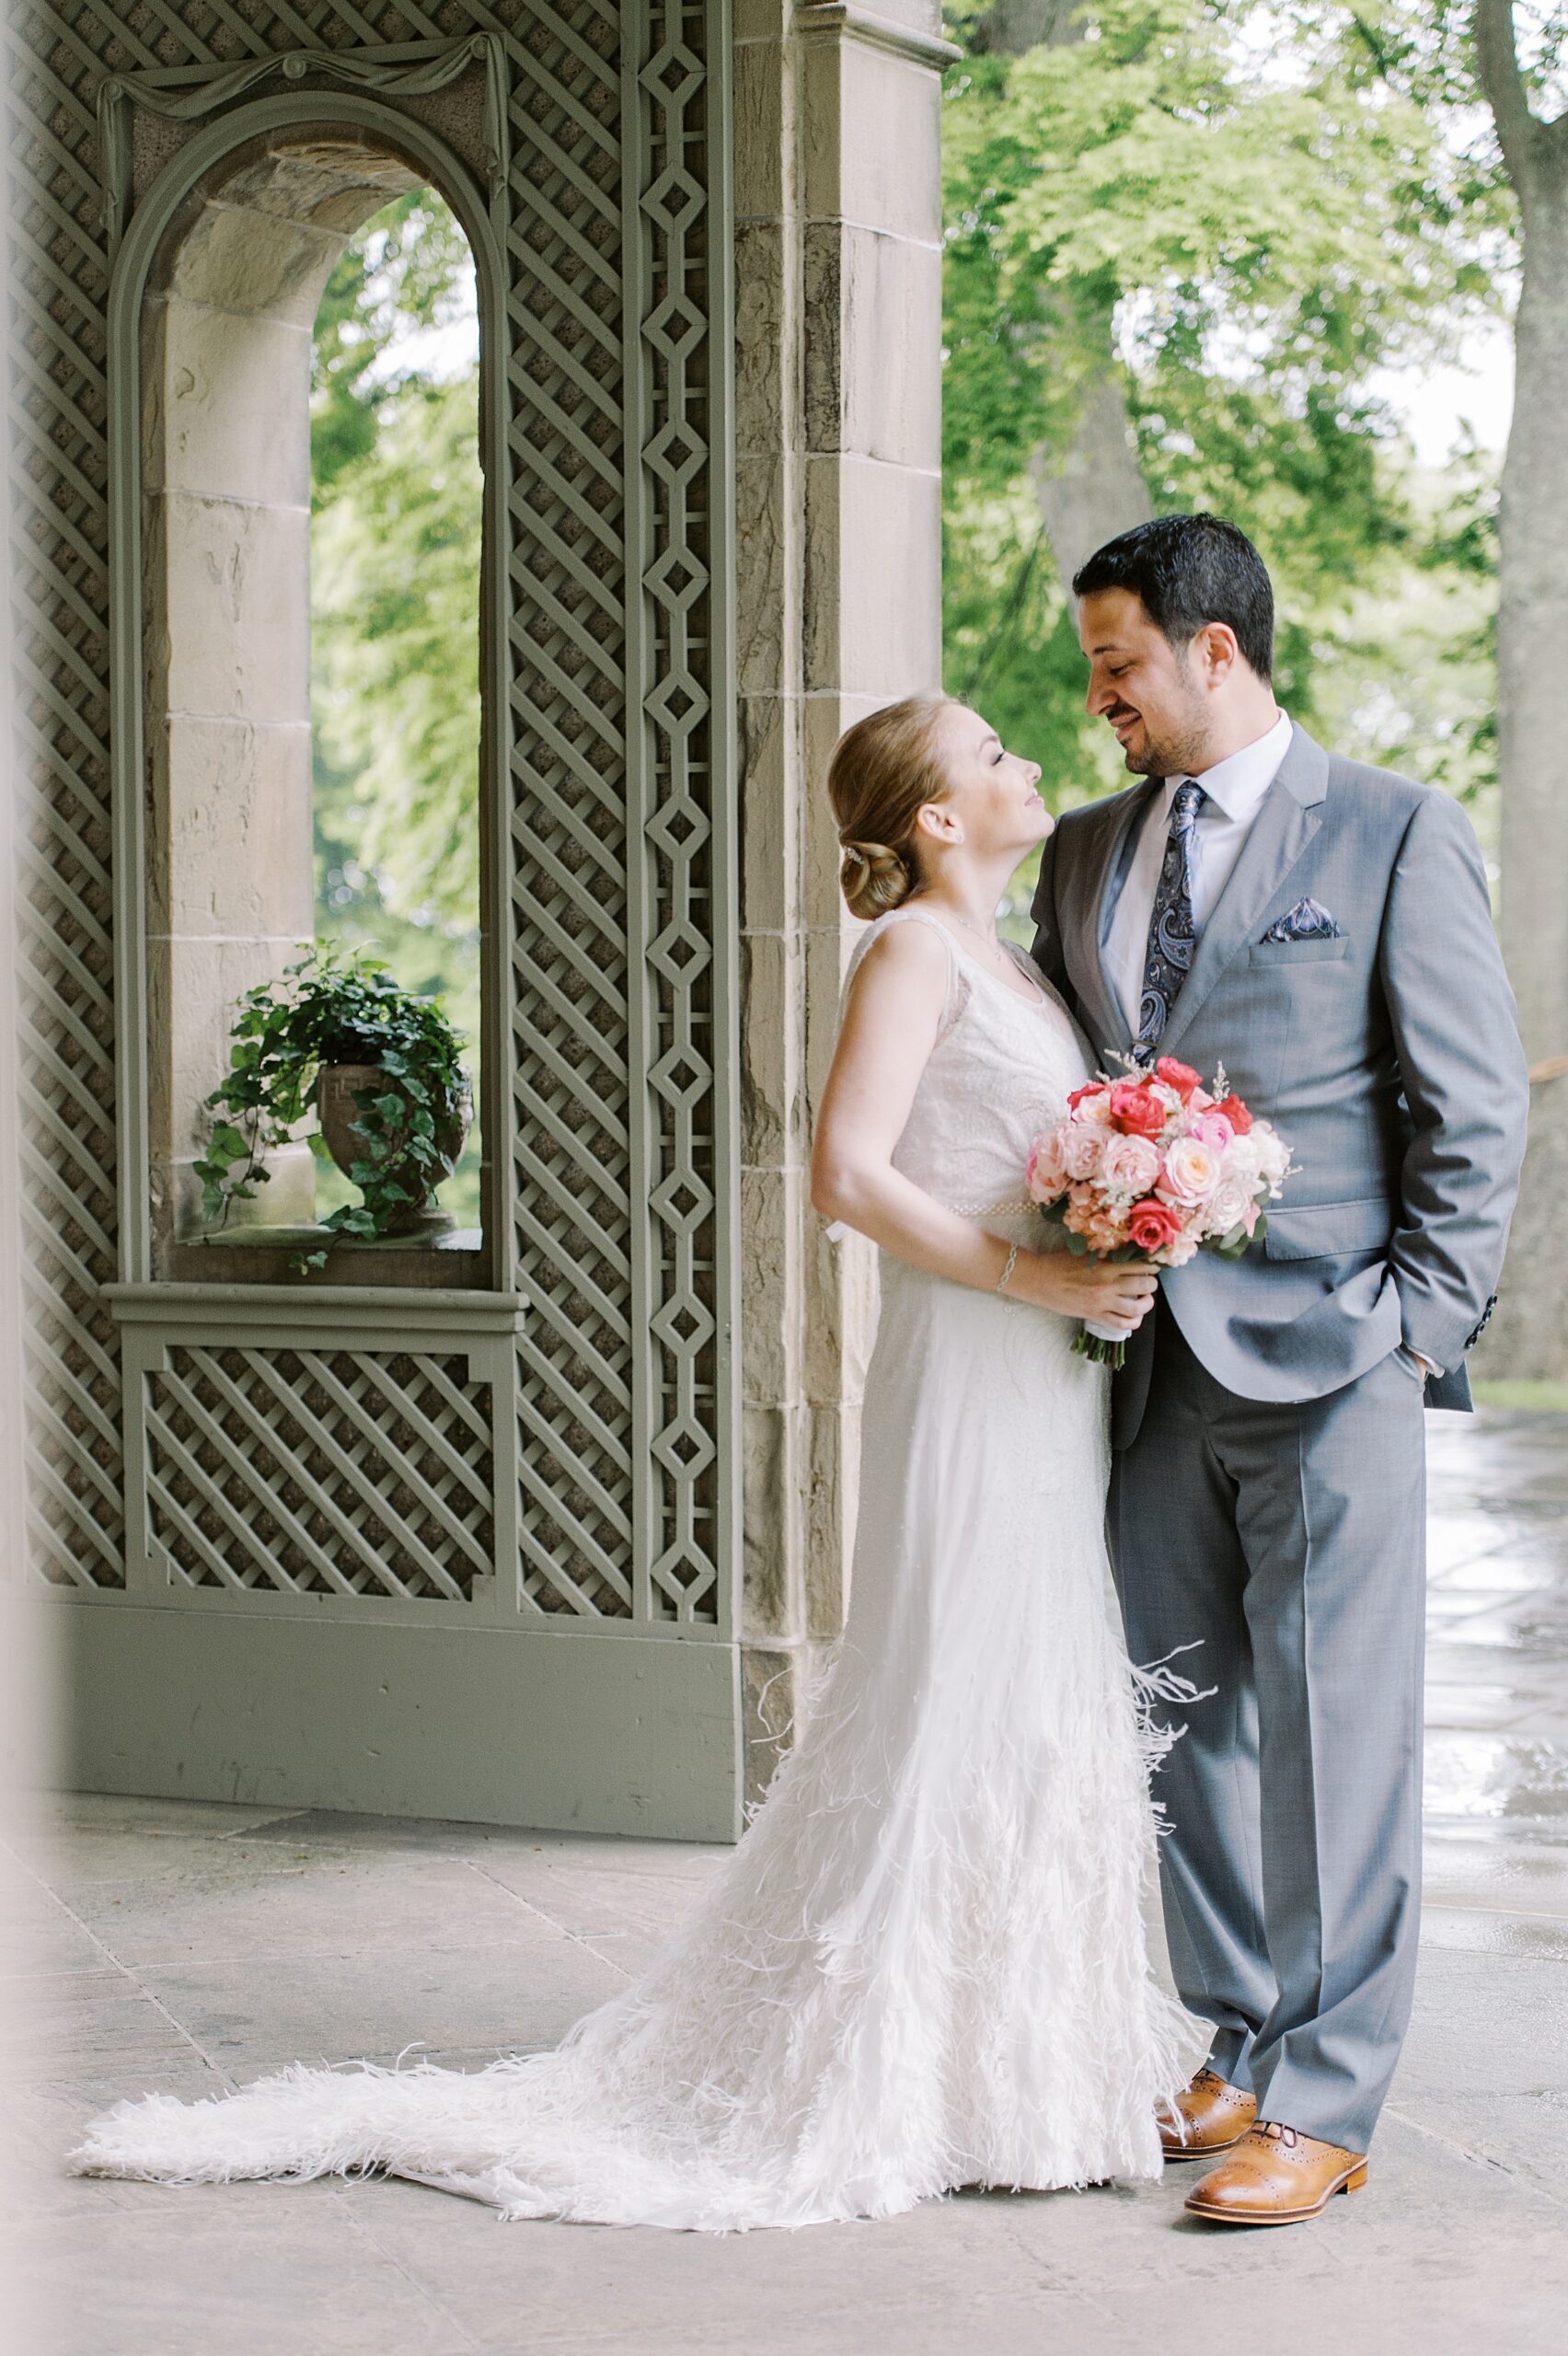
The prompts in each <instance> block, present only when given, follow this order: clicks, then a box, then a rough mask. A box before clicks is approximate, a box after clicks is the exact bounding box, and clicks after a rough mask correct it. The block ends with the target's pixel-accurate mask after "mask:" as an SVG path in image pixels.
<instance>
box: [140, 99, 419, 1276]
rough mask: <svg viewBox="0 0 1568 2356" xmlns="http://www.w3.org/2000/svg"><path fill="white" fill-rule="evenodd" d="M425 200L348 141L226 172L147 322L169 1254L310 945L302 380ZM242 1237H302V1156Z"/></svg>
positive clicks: (147, 486)
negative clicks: (273, 986)
mask: <svg viewBox="0 0 1568 2356" xmlns="http://www.w3.org/2000/svg"><path fill="white" fill-rule="evenodd" d="M419 185H420V182H419V179H418V177H417V175H415V174H413V173H412V172H410V171H409V169H408V168H407V167H406V166H404V165H403V164H401V163H400V162H398V160H397V159H396V158H395V157H393V156H387V155H384V154H381V153H378V152H376V151H375V150H372V149H369V148H367V147H366V146H365V144H364V143H363V141H360V140H356V139H354V138H353V137H352V135H349V134H345V135H343V136H341V137H337V138H333V139H330V140H318V141H313V142H305V141H301V140H298V139H296V140H294V141H292V142H290V143H288V144H283V143H282V142H280V143H278V144H276V145H270V146H269V147H267V148H266V149H265V150H264V151H263V152H260V153H258V154H255V155H252V156H243V157H241V158H239V159H234V158H231V159H230V160H229V162H228V164H227V165H225V168H224V171H223V172H222V174H221V175H220V176H218V177H217V178H216V179H215V180H214V183H213V185H211V186H209V187H206V188H203V189H202V190H200V191H198V192H197V194H196V195H195V196H194V197H193V199H192V200H191V202H190V205H189V206H188V207H187V208H186V211H185V213H184V214H182V216H181V217H180V218H179V220H178V221H177V222H176V223H175V225H174V226H173V228H172V230H171V232H170V236H169V237H168V239H167V242H166V246H165V248H164V251H163V253H162V255H161V257H160V266H159V267H158V269H157V270H156V272H155V275H154V279H153V282H152V284H151V286H150V288H149V291H148V295H147V299H146V303H145V306H144V324H143V355H144V370H143V381H144V388H145V390H144V421H143V424H144V475H143V489H144V510H145V512H144V530H143V549H144V566H145V572H146V584H145V585H146V595H147V622H148V628H147V635H146V650H147V693H146V706H145V710H146V722H145V726H146V745H147V760H148V796H147V837H146V840H147V958H148V1019H149V1022H148V1027H149V1047H150V1064H151V1068H150V1081H151V1086H150V1091H149V1095H150V1109H151V1114H152V1138H151V1153H152V1199H153V1230H154V1238H155V1248H157V1249H160V1250H161V1249H162V1248H163V1247H165V1246H167V1244H169V1243H171V1242H175V1241H177V1240H179V1238H180V1237H182V1236H185V1235H189V1234H190V1233H192V1232H193V1231H194V1230H195V1228H196V1226H197V1224H198V1213H199V1206H200V1187H199V1185H198V1184H197V1183H196V1182H195V1180H194V1179H193V1178H192V1176H191V1172H190V1165H191V1163H192V1161H194V1160H196V1159H197V1158H198V1156H199V1155H200V1153H201V1152H202V1148H203V1145H204V1142H205V1137H206V1128H207V1115H206V1114H205V1111H204V1105H205V1100H206V1097H207V1094H208V1091H210V1090H211V1089H212V1088H213V1086H215V1084H216V1082H217V1080H218V1078H219V1077H220V1075H221V1074H222V1073H223V1071H224V1070H225V1068H226V1067H227V1063H228V1029H229V1023H230V1021H231V1019H232V1015H233V1010H234V1005H235V1001H236V999H237V998H238V997H239V996H240V995H241V993H242V992H244V991H245V990H247V989H248V988H250V987H253V985H255V984H256V983H258V982H263V981H267V980H269V979H271V978H272V977H273V976H276V975H278V974H279V973H281V972H282V968H283V966H284V965H285V964H288V962H289V960H290V958H291V956H292V955H294V953H296V952H297V950H298V948H299V946H300V945H301V944H303V943H305V942H307V941H309V940H310V938H311V935H312V933H313V932H314V930H315V924H316V917H315V904H316V892H315V882H314V872H313V866H312V837H311V735H310V495H311V493H310V413H309V403H310V366H311V338H312V334H313V331H314V329H315V324H316V314H317V306H318V305H319V303H320V299H321V294H322V290H323V288H324V287H325V285H326V283H327V280H328V278H329V275H330V273H331V270H332V266H333V264H334V263H335V262H336V260H337V259H338V257H339V255H340V253H341V251H342V249H343V246H344V244H345V242H346V240H347V238H348V237H349V235H350V234H351V232H352V230H353V229H355V228H357V227H358V226H359V225H360V224H361V223H362V222H363V221H364V220H366V219H368V218H369V217H370V215H371V214H374V213H375V212H377V211H379V209H380V208H381V206H382V205H384V204H386V203H388V202H390V201H391V199H392V198H393V197H394V196H395V195H397V194H398V193H399V192H400V191H403V190H405V189H409V188H415V187H418V186H419ZM268 1168H269V1172H270V1177H269V1182H268V1184H266V1185H265V1186H264V1187H262V1188H260V1189H259V1192H258V1195H257V1196H256V1199H255V1201H254V1202H253V1203H252V1204H249V1205H243V1204H242V1205H238V1206H236V1213H237V1219H236V1223H238V1222H240V1221H244V1220H245V1219H247V1218H248V1219H249V1220H251V1221H252V1222H256V1223H265V1224H269V1225H280V1224H282V1225H290V1224H300V1225H307V1224H308V1223H309V1222H310V1221H311V1219H313V1218H314V1217H315V1165H314V1162H313V1161H312V1158H311V1153H310V1149H309V1148H308V1146H306V1145H305V1144H303V1143H301V1144H299V1145H296V1146H291V1147H285V1148H283V1149H282V1150H280V1151H276V1152H274V1153H272V1154H271V1155H270V1156H269V1160H268Z"/></svg>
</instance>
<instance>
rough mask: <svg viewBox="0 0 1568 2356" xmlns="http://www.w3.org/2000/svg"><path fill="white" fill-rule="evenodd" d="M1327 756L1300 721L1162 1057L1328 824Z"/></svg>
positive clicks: (1202, 941) (1174, 1013)
mask: <svg viewBox="0 0 1568 2356" xmlns="http://www.w3.org/2000/svg"><path fill="white" fill-rule="evenodd" d="M1328 784H1329V756H1328V755H1327V754H1326V753H1325V752H1324V751H1323V749H1322V747H1321V746H1320V745H1315V744H1314V743H1313V741H1312V739H1311V737H1310V736H1309V735H1308V733H1307V732H1306V730H1305V729H1304V728H1299V727H1298V728H1297V729H1296V730H1295V732H1294V733H1293V734H1292V736H1291V739H1290V745H1289V747H1288V749H1287V751H1286V756H1285V758H1284V760H1283V761H1282V762H1281V764H1280V768H1279V773H1278V775H1277V776H1276V777H1275V779H1274V783H1273V784H1272V785H1271V786H1270V788H1269V790H1268V791H1267V793H1266V794H1265V795H1264V796H1263V800H1262V805H1261V807H1260V808H1259V811H1258V814H1257V816H1256V818H1255V819H1254V820H1253V822H1252V831H1251V834H1250V835H1249V836H1248V837H1247V840H1246V843H1245V845H1244V847H1243V849H1242V852H1241V856H1240V858H1239V860H1237V862H1236V864H1235V866H1234V867H1233V868H1232V870H1231V872H1230V877H1229V880H1228V883H1227V884H1226V886H1225V889H1224V891H1223V892H1222V893H1221V894H1220V895H1219V898H1218V899H1217V900H1216V902H1215V905H1214V907H1212V908H1211V909H1210V911H1209V916H1208V921H1207V923H1206V924H1205V926H1204V929H1203V932H1202V934H1201V935H1200V937H1199V940H1198V946H1197V951H1196V953H1195V954H1194V956H1193V969H1192V972H1191V973H1190V974H1189V975H1188V976H1187V978H1186V980H1185V981H1184V982H1183V983H1182V994H1181V996H1180V997H1179V998H1178V999H1177V1000H1176V1004H1175V1006H1174V1008H1173V1009H1172V1010H1171V1015H1170V1022H1168V1023H1167V1024H1166V1026H1165V1030H1164V1032H1163V1034H1162V1035H1161V1037H1160V1042H1159V1052H1160V1054H1161V1055H1162V1056H1164V1055H1170V1054H1171V1053H1172V1052H1173V1049H1174V1046H1175V1043H1176V1041H1177V1040H1178V1039H1180V1038H1181V1037H1182V1034H1184V1033H1185V1032H1186V1031H1188V1030H1190V1029H1191V1027H1192V1025H1193V1022H1195V1021H1196V1019H1197V1017H1198V1014H1199V1013H1200V1011H1202V1008H1203V1004H1204V1001H1205V999H1206V998H1207V997H1208V995H1209V992H1210V991H1211V990H1212V989H1213V987H1214V986H1215V984H1216V982H1217V981H1218V979H1219V977H1220V976H1221V975H1222V974H1223V973H1224V971H1225V969H1226V967H1227V966H1228V964H1230V962H1231V960H1232V959H1233V958H1234V957H1235V956H1236V954H1237V953H1238V952H1239V950H1240V949H1242V948H1243V947H1244V946H1245V945H1246V944H1247V943H1248V942H1249V941H1251V939H1252V937H1253V931H1254V928H1255V927H1256V926H1257V925H1258V924H1259V923H1260V921H1261V920H1262V915H1263V912H1264V910H1265V909H1266V908H1267V907H1268V905H1269V903H1270V901H1271V900H1272V899H1274V897H1275V895H1277V893H1278V891H1279V888H1280V886H1281V884H1282V883H1284V882H1285V879H1286V876H1287V875H1288V874H1289V872H1290V871H1291V869H1292V868H1293V867H1294V866H1295V865H1296V863H1297V860H1299V858H1300V857H1301V854H1302V853H1303V851H1304V850H1305V849H1306V848H1307V846H1308V844H1309V842H1310V841H1311V839H1312V837H1313V836H1314V835H1315V834H1316V833H1317V831H1318V829H1319V827H1320V826H1321V825H1322V823H1323V807H1322V805H1323V801H1324V798H1325V796H1326V795H1327V792H1328Z"/></svg>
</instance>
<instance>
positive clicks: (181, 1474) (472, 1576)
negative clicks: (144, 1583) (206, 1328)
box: [145, 1346, 495, 1603]
mask: <svg viewBox="0 0 1568 2356" xmlns="http://www.w3.org/2000/svg"><path fill="white" fill-rule="evenodd" d="M145 1412H146V1466H147V1508H148V1528H149V1530H150V1533H151V1535H152V1537H153V1538H154V1540H155V1541H156V1543H157V1545H158V1546H159V1548H160V1549H161V1550H162V1552H163V1553H164V1555H165V1556H166V1557H167V1561H168V1564H169V1565H170V1568H171V1570H172V1572H173V1574H174V1575H175V1576H176V1577H177V1578H179V1579H182V1580H184V1581H185V1582H187V1583H188V1584H189V1585H190V1586H191V1587H208V1588H213V1587H215V1588H249V1589H252V1590H254V1591H257V1592H267V1591H273V1592H277V1593H281V1594H294V1595H340V1596H355V1597H362V1598H370V1597H374V1598H377V1599H380V1598H385V1597H388V1596H392V1597H398V1598H403V1599H408V1600H416V1601H417V1600H444V1601H447V1602H459V1603H466V1602H471V1601H472V1600H474V1591H475V1582H476V1581H477V1580H479V1579H485V1578H488V1577H489V1576H490V1575H491V1574H492V1573H493V1571H494V1568H495V1561H494V1545H495V1541H494V1526H493V1522H492V1518H491V1508H490V1491H491V1475H492V1469H493V1468H492V1464H491V1455H490V1449H491V1441H490V1385H489V1384H488V1383H486V1382H476V1381H474V1380H471V1379H470V1376H469V1372H468V1361H467V1357H461V1356H457V1357H424V1356H421V1355H417V1354H415V1353H412V1352H409V1353H407V1354H404V1355H400V1356H395V1357H394V1356H387V1357H379V1356H370V1355H367V1354H366V1353H364V1352H363V1351H360V1350H354V1351H348V1350H309V1349H303V1348H302V1349H293V1350H279V1349H197V1348H191V1347H184V1346H177V1347H171V1348H170V1349H169V1350H168V1352H167V1357H166V1361H165V1365H164V1367H163V1369H161V1370H160V1371H156V1372H154V1373H152V1374H150V1375H149V1376H148V1378H147V1391H146V1409H145Z"/></svg>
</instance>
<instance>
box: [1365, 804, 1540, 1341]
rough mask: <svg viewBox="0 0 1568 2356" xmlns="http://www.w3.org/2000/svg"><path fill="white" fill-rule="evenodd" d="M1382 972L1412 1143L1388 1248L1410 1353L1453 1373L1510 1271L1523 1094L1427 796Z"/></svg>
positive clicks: (1479, 888)
mask: <svg viewBox="0 0 1568 2356" xmlns="http://www.w3.org/2000/svg"><path fill="white" fill-rule="evenodd" d="M1379 964H1380V970H1381V975H1382V981H1383V989H1384V995H1385V998H1386V999H1387V1003H1388V1007H1389V1018H1390V1020H1391V1022H1392V1025H1393V1034H1394V1045H1395V1050H1396V1052H1397V1054H1398V1056H1399V1061H1400V1076H1401V1080H1402V1081H1403V1084H1404V1092H1405V1100H1406V1103H1408V1105H1409V1107H1410V1114H1411V1119H1412V1123H1413V1125H1414V1133H1413V1135H1412V1138H1411V1142H1410V1145H1409V1147H1408V1149H1407V1150H1406V1153H1405V1158H1404V1165H1403V1169H1402V1172H1401V1197H1402V1209H1401V1220H1400V1225H1399V1227H1398V1228H1397V1229H1396V1230H1395V1232H1394V1237H1393V1242H1392V1243H1391V1245H1390V1247H1389V1256H1390V1259H1391V1261H1392V1264H1393V1269H1394V1276H1395V1280H1396V1282H1397V1284H1398V1286H1399V1293H1400V1303H1401V1309H1402V1311H1403V1315H1404V1339H1405V1342H1406V1343H1407V1345H1409V1347H1410V1348H1411V1349H1412V1350H1413V1351H1414V1352H1415V1353H1416V1354H1417V1355H1418V1356H1420V1357H1424V1358H1427V1359H1429V1360H1430V1361H1431V1362H1432V1363H1433V1364H1434V1365H1436V1366H1442V1367H1452V1366H1456V1365H1457V1364H1458V1360H1459V1358H1460V1357H1461V1355H1462V1354H1463V1352H1464V1350H1465V1348H1466V1346H1467V1345H1468V1343H1469V1342H1470V1339H1471V1337H1472V1335H1473V1334H1474V1331H1475V1328H1476V1326H1477V1325H1478V1324H1479V1323H1480V1322H1481V1320H1482V1317H1483V1316H1484V1314H1485V1311H1486V1308H1487V1304H1488V1300H1489V1299H1490V1296H1491V1294H1492V1293H1493V1288H1495V1285H1496V1282H1497V1277H1498V1274H1499V1271H1500V1270H1501V1268H1502V1265H1503V1252H1504V1247H1505V1244H1506V1242H1507V1241H1508V1222H1509V1220H1510V1219H1511V1218H1512V1217H1513V1212H1514V1202H1515V1198H1516V1195H1517V1194H1518V1190H1519V1165H1520V1162H1521V1161H1522V1160H1523V1158H1524V1149H1525V1127H1526V1121H1527V1118H1528V1111H1529V1086H1528V1081H1527V1080H1526V1077H1525V1058H1524V1052H1523V1049H1522V1048H1521V1046H1520V1045H1519V1032H1518V1017H1517V1012H1516V1008H1515V1005H1514V995H1513V992H1512V991H1511V990H1510V988H1509V987H1508V978H1507V976H1506V974H1505V971H1504V966H1503V957H1502V953H1501V951H1500V950H1499V948H1498V945H1497V935H1496V932H1495V930H1494V929H1493V922H1492V906H1491V900H1490V897H1489V895H1488V893H1487V888H1486V871H1485V869H1484V867H1483V865H1482V858H1481V853H1480V850H1479V849H1478V847H1477V844H1476V839H1475V836H1474V834H1473V832H1472V831H1471V828H1470V821H1469V820H1468V818H1467V817H1466V816H1465V814H1464V812H1463V811H1462V810H1461V809H1460V808H1459V806H1458V803H1457V802H1453V801H1451V800H1450V799H1449V797H1448V796H1447V794H1444V793H1431V794H1424V795H1423V796H1422V798H1421V800H1420V802H1419V803H1417V805H1416V808H1415V810H1414V812H1413V814H1412V817H1411V820H1410V823H1409V825H1408V826H1407V827H1406V829H1405V834H1404V839H1403V841H1402V842H1401V846H1400V851H1399V857H1398V859H1397V860H1396V861H1395V864H1394V871H1393V876H1392V879H1391V881H1390V884H1389V899H1388V904H1387V909H1386V912H1385V916H1384V922H1383V937H1382V942H1381V946H1380V952H1379Z"/></svg>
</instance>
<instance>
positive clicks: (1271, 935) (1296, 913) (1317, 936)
mask: <svg viewBox="0 0 1568 2356" xmlns="http://www.w3.org/2000/svg"><path fill="white" fill-rule="evenodd" d="M1340 938H1341V934H1340V929H1339V926H1338V925H1337V924H1336V922H1335V921H1334V919H1333V918H1332V916H1330V914H1329V912H1328V910H1327V908H1324V907H1319V905H1318V903H1317V901H1316V900H1297V903H1296V906H1295V907H1293V908H1291V909H1289V910H1288V911H1287V912H1286V915H1284V916H1283V917H1281V918H1280V919H1279V922H1278V923H1277V924H1271V925H1270V927H1269V929H1268V930H1267V932H1265V933H1264V935H1263V939H1264V940H1265V941H1338V940H1339V939H1340Z"/></svg>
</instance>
